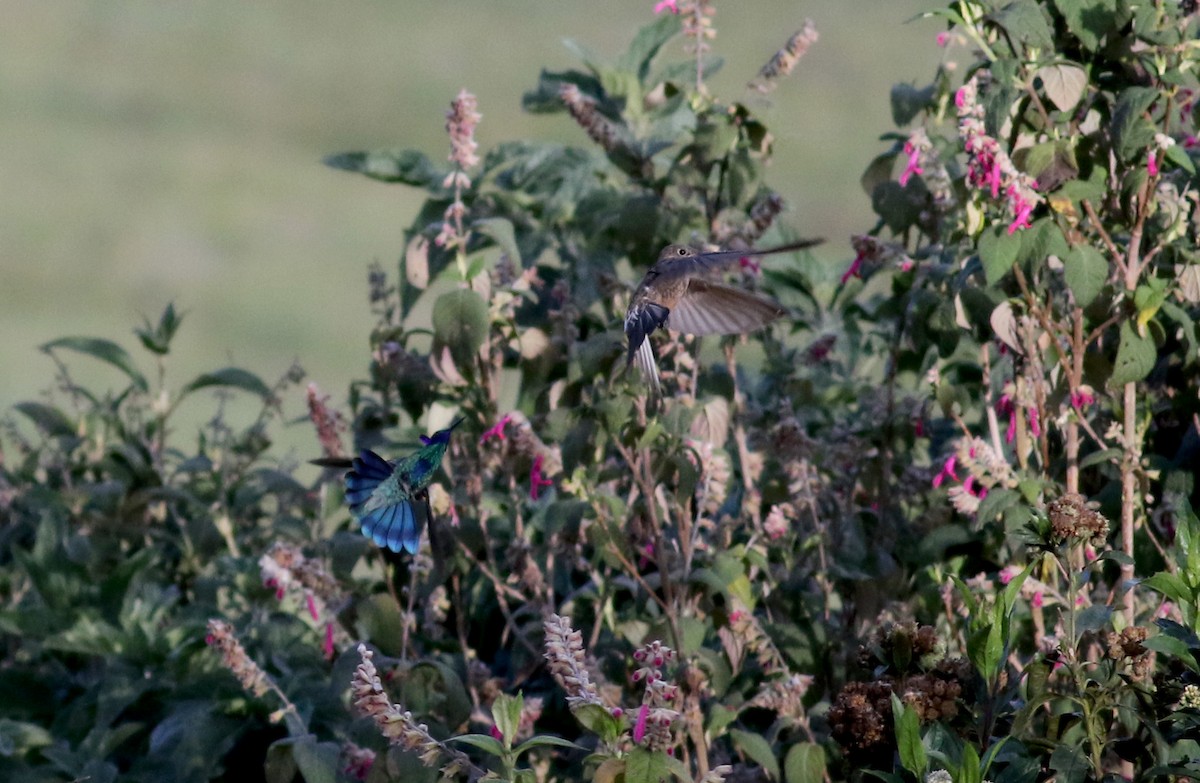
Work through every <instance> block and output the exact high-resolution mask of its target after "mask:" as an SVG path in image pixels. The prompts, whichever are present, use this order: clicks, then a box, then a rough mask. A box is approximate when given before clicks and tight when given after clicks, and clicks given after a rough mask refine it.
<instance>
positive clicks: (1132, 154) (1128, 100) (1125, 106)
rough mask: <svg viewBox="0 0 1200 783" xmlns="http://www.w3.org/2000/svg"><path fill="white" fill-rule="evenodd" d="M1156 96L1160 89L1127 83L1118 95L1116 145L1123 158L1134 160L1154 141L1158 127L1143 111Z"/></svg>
mask: <svg viewBox="0 0 1200 783" xmlns="http://www.w3.org/2000/svg"><path fill="white" fill-rule="evenodd" d="M1157 98H1158V90H1155V89H1154V88H1152V87H1127V88H1125V89H1124V90H1122V91H1121V94H1120V96H1118V98H1117V105H1116V107H1115V108H1114V109H1113V118H1112V134H1113V142H1114V143H1113V146H1114V148H1115V149H1116V152H1117V155H1118V157H1120V159H1121V161H1122V162H1125V163H1128V162H1130V161H1132V160H1134V159H1135V158H1137V157H1138V156H1139V155H1140V154H1141V153H1142V152H1143V151H1144V150H1145V149H1146V148H1147V147H1149V146H1150V145H1151V144H1152V143H1153V142H1154V134H1155V133H1156V132H1157V129H1156V128H1155V126H1154V123H1152V122H1150V120H1148V119H1147V118H1146V117H1144V116H1142V115H1143V112H1145V111H1146V110H1147V109H1149V108H1150V105H1151V104H1153V103H1154V101H1155V100H1156V99H1157Z"/></svg>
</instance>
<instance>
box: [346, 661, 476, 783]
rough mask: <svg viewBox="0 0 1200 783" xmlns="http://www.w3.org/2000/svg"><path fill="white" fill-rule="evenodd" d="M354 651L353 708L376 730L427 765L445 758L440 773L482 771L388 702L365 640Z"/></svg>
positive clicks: (430, 765)
mask: <svg viewBox="0 0 1200 783" xmlns="http://www.w3.org/2000/svg"><path fill="white" fill-rule="evenodd" d="M358 654H359V656H360V657H361V658H362V661H361V663H359V664H358V666H357V667H356V668H355V670H354V677H353V678H352V679H351V681H350V695H351V698H352V700H353V702H354V706H355V708H356V709H358V710H359V712H361V713H362V714H363V715H366V716H367V717H369V718H371V719H372V720H373V721H375V725H376V726H377V727H378V728H379V731H380V733H381V734H383V736H385V737H387V739H388V741H389V742H390V743H392V744H393V745H398V746H400V747H401V748H404V749H405V750H408V751H412V752H413V753H415V754H417V756H418V758H420V759H421V763H422V764H424V765H425V766H427V767H437V766H438V765H439V764H440V763H441V761H442V759H443V758H444V759H447V762H446V764H444V765H443V766H442V767H441V773H442V776H443V777H446V778H450V777H454V776H455V775H457V774H459V773H460V772H463V771H466V770H472V771H474V772H475V773H478V774H482V770H479V769H477V768H476V767H475V765H474V764H472V763H471V760H470V759H469V758H467V756H466V754H464V753H462V752H460V751H457V750H453V749H451V748H447V747H446V746H445V745H443V744H442V743H440V742H438V741H437V740H436V739H434V738H433V736H432V735H430V733H429V727H427V726H426V725H425V724H423V723H417V721H416V720H415V719H414V718H413V715H412V713H411V712H409V711H407V710H403V709H401V707H400V705H398V704H393V703H392V702H391V700H390V699H389V698H388V696H387V693H385V692H384V690H383V683H382V681H380V679H379V673H378V671H376V669H375V664H374V663H373V662H372V660H371V659H372V658H373V657H374V653H372V652H371V651H370V650H368V649H367V646H366V645H365V644H360V645H358Z"/></svg>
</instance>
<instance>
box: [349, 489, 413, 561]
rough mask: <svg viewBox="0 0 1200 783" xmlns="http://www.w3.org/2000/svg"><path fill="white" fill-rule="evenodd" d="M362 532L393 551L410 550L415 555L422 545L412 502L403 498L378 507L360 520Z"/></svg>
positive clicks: (377, 544)
mask: <svg viewBox="0 0 1200 783" xmlns="http://www.w3.org/2000/svg"><path fill="white" fill-rule="evenodd" d="M359 523H360V524H361V526H362V534H363V535H364V536H366V537H368V538H370V539H371V540H372V541H374V542H375V545H376V546H380V547H386V548H387V549H390V550H392V551H393V552H401V551H404V552H408V553H409V554H410V555H415V554H416V553H417V549H418V548H419V547H420V545H421V531H420V529H419V528H418V527H417V520H416V516H415V515H414V514H413V507H412V503H410V502H409V501H407V500H402V501H400V502H399V503H396V504H394V505H391V506H384V507H383V508H377V509H375V510H374V511H372V512H370V513H369V514H367V515H366V516H365V517H363V518H362V519H360V520H359Z"/></svg>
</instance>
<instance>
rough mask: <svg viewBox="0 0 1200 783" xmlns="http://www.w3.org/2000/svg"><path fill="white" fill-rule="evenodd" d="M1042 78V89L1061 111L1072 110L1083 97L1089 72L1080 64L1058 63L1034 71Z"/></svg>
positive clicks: (1036, 75) (1037, 76) (1035, 75)
mask: <svg viewBox="0 0 1200 783" xmlns="http://www.w3.org/2000/svg"><path fill="white" fill-rule="evenodd" d="M1033 75H1034V78H1037V79H1041V80H1042V90H1043V91H1044V92H1045V93H1046V97H1047V98H1049V99H1050V100H1051V102H1052V103H1054V105H1055V106H1057V107H1058V110H1059V111H1070V110H1071V109H1073V108H1075V104H1077V103H1079V99H1080V98H1082V97H1083V91H1084V90H1085V89H1086V88H1087V72H1085V71H1084V70H1083V69H1082V68H1080V67H1079V66H1078V65H1073V64H1068V63H1058V64H1055V65H1043V66H1042V67H1041V68H1038V69H1037V71H1036V72H1034V74H1033Z"/></svg>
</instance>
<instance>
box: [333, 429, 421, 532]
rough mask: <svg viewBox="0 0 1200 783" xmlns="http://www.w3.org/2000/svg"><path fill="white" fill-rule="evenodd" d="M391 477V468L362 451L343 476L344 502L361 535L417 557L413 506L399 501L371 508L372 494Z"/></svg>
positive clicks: (376, 455)
mask: <svg viewBox="0 0 1200 783" xmlns="http://www.w3.org/2000/svg"><path fill="white" fill-rule="evenodd" d="M391 475H392V466H391V465H390V464H388V462H387V460H385V459H384V458H383V457H381V456H379V455H378V454H376V453H375V452H373V451H368V450H365V449H364V450H363V452H362V453H361V454H360V455H359V456H358V457H357V458H355V460H354V467H353V469H352V470H351V471H350V472H349V473H347V474H346V502H347V503H349V504H350V513H352V514H353V515H354V518H355V519H357V520H358V524H359V525H360V527H361V529H362V534H363V535H364V536H366V537H367V538H369V539H371V540H372V541H374V542H375V545H376V546H381V547H386V548H387V549H390V550H392V551H393V552H400V551H404V552H408V553H409V554H410V555H415V554H416V553H417V548H418V547H419V546H420V544H421V530H420V528H418V527H417V521H416V517H415V516H414V514H413V507H412V503H411V502H409V500H407V499H405V500H401V501H399V502H397V503H391V504H389V505H385V506H374V507H369V506H370V500H371V498H372V496H373V495H374V493H375V490H376V489H377V488H378V487H379V485H380V484H382V483H383V482H384V481H385V480H387V479H388V477H390V476H391Z"/></svg>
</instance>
